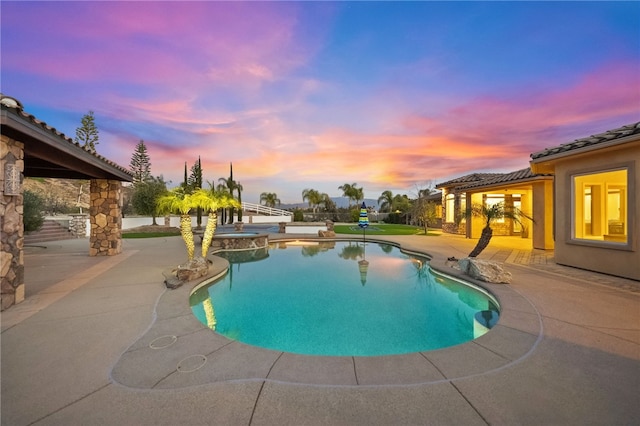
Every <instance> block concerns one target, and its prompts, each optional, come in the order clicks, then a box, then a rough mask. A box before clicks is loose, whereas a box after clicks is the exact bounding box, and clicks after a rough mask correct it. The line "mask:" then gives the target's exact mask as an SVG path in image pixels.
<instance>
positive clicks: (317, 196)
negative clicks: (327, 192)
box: [302, 189, 324, 213]
mask: <svg viewBox="0 0 640 426" xmlns="http://www.w3.org/2000/svg"><path fill="white" fill-rule="evenodd" d="M323 195H324V194H321V193H320V192H318V191H317V190H315V189H305V190H303V191H302V201H308V202H309V207H311V208H312V209H313V212H314V213H315V212H316V209H317V208H318V206H319V205H320V204H322V201H323V199H324V197H323Z"/></svg>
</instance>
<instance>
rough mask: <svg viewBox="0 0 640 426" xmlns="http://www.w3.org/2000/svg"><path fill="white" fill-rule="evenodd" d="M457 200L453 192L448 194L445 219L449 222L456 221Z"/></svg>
mask: <svg viewBox="0 0 640 426" xmlns="http://www.w3.org/2000/svg"><path fill="white" fill-rule="evenodd" d="M455 201H456V196H455V195H453V194H447V196H446V197H445V206H444V208H445V214H446V217H445V221H446V222H447V223H453V222H455Z"/></svg>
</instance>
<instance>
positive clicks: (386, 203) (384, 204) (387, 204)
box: [378, 190, 393, 212]
mask: <svg viewBox="0 0 640 426" xmlns="http://www.w3.org/2000/svg"><path fill="white" fill-rule="evenodd" d="M378 204H380V210H386V211H388V212H391V211H392V210H393V192H391V191H389V190H386V191H384V192H383V193H382V194H381V195H380V197H378Z"/></svg>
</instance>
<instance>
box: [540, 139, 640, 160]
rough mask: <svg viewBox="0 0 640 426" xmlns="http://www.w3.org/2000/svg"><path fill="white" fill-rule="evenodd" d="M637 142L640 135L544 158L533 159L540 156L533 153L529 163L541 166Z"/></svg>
mask: <svg viewBox="0 0 640 426" xmlns="http://www.w3.org/2000/svg"><path fill="white" fill-rule="evenodd" d="M636 140H640V134H638V133H635V134H633V135H628V136H624V137H622V138H619V139H613V140H610V141H606V142H601V143H598V144H594V145H589V146H584V147H581V148H575V149H570V150H567V151H562V152H558V153H555V154H550V155H544V156H540V157H537V158H533V156H534V155H536V154H538V153H533V154H531V160H530V161H529V163H530V164H531V165H534V164H539V163H544V162H554V161H557V160H562V159H564V158H566V157H570V156H574V155H582V154H587V153H590V152H592V151H597V150H600V149H606V148H611V147H614V146H617V145H622V144H625V143H629V142H634V141H636Z"/></svg>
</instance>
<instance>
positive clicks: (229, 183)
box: [218, 177, 236, 223]
mask: <svg viewBox="0 0 640 426" xmlns="http://www.w3.org/2000/svg"><path fill="white" fill-rule="evenodd" d="M218 182H220V183H221V184H223V185H224V186H225V187H226V188H227V190H228V191H229V194H231V195H232V196H233V193H234V191H235V190H236V181H235V180H233V178H232V177H228V178H220V179H218ZM234 213H235V210H234V208H233V207H231V208H230V209H229V223H233V215H234Z"/></svg>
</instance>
